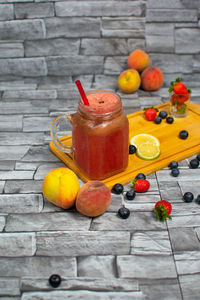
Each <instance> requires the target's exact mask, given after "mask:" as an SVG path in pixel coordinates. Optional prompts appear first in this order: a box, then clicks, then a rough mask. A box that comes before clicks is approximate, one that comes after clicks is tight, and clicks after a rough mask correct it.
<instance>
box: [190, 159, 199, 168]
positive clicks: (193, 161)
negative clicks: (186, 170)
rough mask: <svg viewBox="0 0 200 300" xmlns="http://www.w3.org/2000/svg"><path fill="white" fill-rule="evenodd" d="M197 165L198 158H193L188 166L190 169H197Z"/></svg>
mask: <svg viewBox="0 0 200 300" xmlns="http://www.w3.org/2000/svg"><path fill="white" fill-rule="evenodd" d="M198 166H199V161H198V159H196V158H194V159H192V160H191V161H190V168H191V169H197V168H198Z"/></svg>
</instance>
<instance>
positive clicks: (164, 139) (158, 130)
mask: <svg viewBox="0 0 200 300" xmlns="http://www.w3.org/2000/svg"><path fill="white" fill-rule="evenodd" d="M156 107H157V108H158V109H159V110H166V111H167V112H169V107H170V105H169V102H167V103H163V104H160V105H157V106H156ZM128 120H129V130H130V137H132V136H134V135H136V134H139V133H148V134H152V135H153V136H155V137H157V138H158V139H159V141H160V150H161V155H160V157H159V158H157V159H155V160H153V161H145V160H143V159H140V158H139V157H137V155H136V154H132V155H129V163H128V167H127V169H126V170H125V171H123V172H121V173H118V174H116V175H114V176H112V177H109V178H107V179H105V180H102V181H103V182H104V183H105V184H106V185H107V186H108V187H109V188H112V186H113V185H114V184H115V183H122V184H127V183H129V182H131V180H132V179H134V177H135V176H136V175H137V174H138V173H144V174H146V175H149V174H151V173H153V172H155V171H158V170H160V169H163V168H164V167H166V166H168V165H169V163H170V162H171V161H172V160H176V161H181V160H183V159H185V158H187V157H190V156H192V155H195V154H197V153H200V105H198V104H193V103H190V104H189V112H188V116H187V117H185V118H175V121H174V123H173V124H168V123H167V122H166V121H165V120H163V121H162V123H161V124H155V123H154V122H149V121H147V120H146V119H145V117H144V112H143V111H138V112H136V113H133V114H130V115H128ZM181 130H187V131H188V132H189V137H188V138H187V139H186V140H182V139H180V138H179V136H178V135H179V132H180V131H181ZM60 140H61V141H62V143H64V144H65V145H69V146H71V144H72V137H71V135H67V136H65V137H62V138H61V139H60ZM49 147H50V150H51V151H52V152H53V153H54V154H55V155H56V156H57V157H58V158H59V159H60V160H61V161H62V162H64V164H65V165H67V166H68V167H69V168H71V169H72V170H73V171H74V172H75V173H76V174H77V175H78V176H79V178H81V179H82V180H83V181H84V182H87V181H89V180H90V179H89V178H88V177H87V176H86V175H85V174H84V173H83V172H82V171H81V170H79V168H78V167H77V166H76V165H75V164H74V162H73V160H72V157H71V156H70V155H68V154H66V153H63V152H62V151H60V150H58V149H57V148H56V147H55V145H54V144H53V142H52V141H51V142H50V145H49Z"/></svg>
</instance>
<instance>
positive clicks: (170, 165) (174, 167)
mask: <svg viewBox="0 0 200 300" xmlns="http://www.w3.org/2000/svg"><path fill="white" fill-rule="evenodd" d="M169 168H170V169H176V168H178V162H177V161H175V160H173V161H171V162H170V164H169Z"/></svg>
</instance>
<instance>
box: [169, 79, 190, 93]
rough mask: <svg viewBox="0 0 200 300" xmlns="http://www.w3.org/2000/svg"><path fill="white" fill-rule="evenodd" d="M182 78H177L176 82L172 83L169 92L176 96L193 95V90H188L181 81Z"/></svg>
mask: <svg viewBox="0 0 200 300" xmlns="http://www.w3.org/2000/svg"><path fill="white" fill-rule="evenodd" d="M181 80H182V79H181V78H176V80H175V81H172V82H171V83H170V85H171V87H170V88H169V90H168V92H169V93H171V92H174V93H175V94H178V95H180V94H182V95H187V94H189V93H191V90H190V89H188V88H187V87H186V86H185V84H184V83H183V82H182V81H181Z"/></svg>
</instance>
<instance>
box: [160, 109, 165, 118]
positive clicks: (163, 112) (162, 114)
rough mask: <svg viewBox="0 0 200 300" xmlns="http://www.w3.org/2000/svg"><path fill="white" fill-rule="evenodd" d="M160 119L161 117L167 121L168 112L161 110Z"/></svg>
mask: <svg viewBox="0 0 200 300" xmlns="http://www.w3.org/2000/svg"><path fill="white" fill-rule="evenodd" d="M159 117H161V118H162V119H165V118H166V117H167V112H166V111H165V110H161V111H160V112H159Z"/></svg>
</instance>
